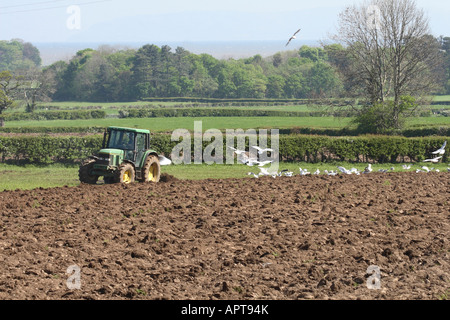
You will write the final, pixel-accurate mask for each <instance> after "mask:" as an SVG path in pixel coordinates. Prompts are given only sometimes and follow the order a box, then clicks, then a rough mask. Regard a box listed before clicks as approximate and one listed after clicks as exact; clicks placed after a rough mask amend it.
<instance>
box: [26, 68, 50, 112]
mask: <svg viewBox="0 0 450 320" xmlns="http://www.w3.org/2000/svg"><path fill="white" fill-rule="evenodd" d="M23 79H24V83H23V84H22V86H21V90H22V92H23V97H24V102H25V103H26V111H27V112H34V111H35V109H36V105H37V103H38V102H49V101H51V98H50V96H51V95H52V94H53V93H55V91H56V89H55V86H56V81H55V77H54V73H53V72H51V70H48V69H46V70H40V69H38V68H32V69H29V70H27V71H26V72H25V73H24V75H23Z"/></svg>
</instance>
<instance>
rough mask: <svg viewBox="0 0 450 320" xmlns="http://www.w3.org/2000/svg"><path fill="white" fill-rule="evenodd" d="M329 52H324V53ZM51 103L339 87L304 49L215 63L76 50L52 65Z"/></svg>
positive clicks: (145, 51) (319, 57)
mask: <svg viewBox="0 0 450 320" xmlns="http://www.w3.org/2000/svg"><path fill="white" fill-rule="evenodd" d="M328 51H329V50H328ZM46 72H50V73H52V74H53V78H54V79H55V85H56V91H55V92H54V93H53V95H52V98H53V99H54V100H61V101H64V100H65V101H133V100H141V99H145V98H152V97H153V98H158V97H202V98H231V99H241V98H254V99H261V98H296V99H300V98H310V97H314V96H317V95H319V94H323V93H325V94H328V95H330V96H332V95H335V94H336V93H337V92H339V90H340V88H341V87H342V83H341V81H340V79H339V77H338V75H337V74H336V72H335V70H334V68H333V67H332V66H331V64H330V63H329V61H328V56H327V50H325V49H320V48H311V47H307V46H304V47H302V48H301V49H300V50H299V51H292V52H285V53H278V54H276V55H274V56H273V57H270V58H262V57H261V56H260V55H255V56H253V57H251V58H248V59H239V60H233V59H230V60H219V59H216V58H214V57H213V56H211V55H209V54H194V53H191V52H189V51H187V50H185V49H183V48H181V47H178V48H176V49H175V50H172V49H171V48H170V47H169V46H162V47H158V46H156V45H145V46H143V47H141V48H140V49H138V50H119V51H114V50H107V49H100V50H92V49H86V50H81V51H79V52H78V53H77V54H76V56H75V57H73V58H72V59H71V60H70V62H69V63H65V62H62V61H60V62H57V63H55V64H53V65H51V66H49V67H48V68H46Z"/></svg>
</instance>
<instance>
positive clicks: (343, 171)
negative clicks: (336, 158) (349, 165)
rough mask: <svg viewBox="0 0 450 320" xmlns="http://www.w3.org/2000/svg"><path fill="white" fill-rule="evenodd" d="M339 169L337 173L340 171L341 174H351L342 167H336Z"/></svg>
mask: <svg viewBox="0 0 450 320" xmlns="http://www.w3.org/2000/svg"><path fill="white" fill-rule="evenodd" d="M337 168H338V169H339V171H341V172H342V173H345V174H352V172H351V171H350V170H347V169H345V168H344V167H337Z"/></svg>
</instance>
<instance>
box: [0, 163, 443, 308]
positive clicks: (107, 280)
mask: <svg viewBox="0 0 450 320" xmlns="http://www.w3.org/2000/svg"><path fill="white" fill-rule="evenodd" d="M449 191H450V174H448V173H444V172H441V173H437V172H430V173H413V172H406V173H386V174H383V173H372V174H366V175H360V176H356V175H340V176H294V177H278V178H275V179H274V178H272V177H263V178H259V179H254V178H244V179H224V180H200V181H185V180H177V179H175V178H173V177H172V176H168V175H163V177H162V181H161V182H160V183H157V184H142V183H135V184H132V185H118V184H116V185H80V186H77V187H62V188H52V189H35V190H31V191H21V190H15V191H4V192H1V193H0V264H1V269H2V272H1V273H0V299H169V300H174V299H177V300H180V299H182V300H185V299H201V300H203V299H208V300H209V299H219V300H222V299H223V300H225V299H227V300H228V299H233V300H235V299H242V300H253V299H270V300H281V299H283V300H294V299H448V297H449V295H450V259H449V256H450V252H449V249H450V247H449V241H450V225H449V223H450V221H449V219H450V214H449V212H450V192H449ZM74 266H75V269H74ZM370 266H372V268H374V267H373V266H376V267H375V269H372V270H375V271H374V273H369V272H368V268H369V267H370ZM68 268H69V270H70V271H71V272H72V271H73V270H75V271H74V272H73V273H67V271H68ZM76 268H78V269H76ZM377 268H378V269H377ZM76 270H78V273H77V271H76ZM77 279H79V280H80V281H79V282H77ZM378 280H379V281H378Z"/></svg>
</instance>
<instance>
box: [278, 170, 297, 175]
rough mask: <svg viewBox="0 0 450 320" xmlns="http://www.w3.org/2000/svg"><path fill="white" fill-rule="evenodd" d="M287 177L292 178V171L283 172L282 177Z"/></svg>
mask: <svg viewBox="0 0 450 320" xmlns="http://www.w3.org/2000/svg"><path fill="white" fill-rule="evenodd" d="M282 175H285V176H286V177H292V176H293V175H294V173H293V172H292V171H288V169H285V170H281V172H280V176H282Z"/></svg>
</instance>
